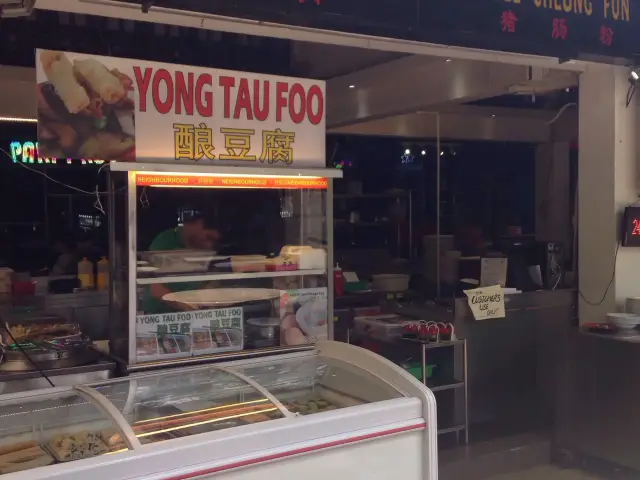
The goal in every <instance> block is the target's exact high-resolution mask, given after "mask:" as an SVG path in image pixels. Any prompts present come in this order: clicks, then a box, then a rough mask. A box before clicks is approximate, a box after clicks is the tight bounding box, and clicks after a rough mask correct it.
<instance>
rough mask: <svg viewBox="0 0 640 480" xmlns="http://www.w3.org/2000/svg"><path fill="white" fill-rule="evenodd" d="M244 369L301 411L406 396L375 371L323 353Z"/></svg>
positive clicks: (251, 376)
mask: <svg viewBox="0 0 640 480" xmlns="http://www.w3.org/2000/svg"><path fill="white" fill-rule="evenodd" d="M242 372H243V373H244V374H245V375H246V376H248V377H249V378H251V379H253V380H255V381H256V382H257V383H258V384H260V385H261V386H263V387H265V388H266V389H267V390H268V391H269V392H270V393H271V394H273V395H274V396H275V397H276V398H277V399H278V400H280V402H282V403H283V404H284V406H285V407H286V408H287V409H288V410H289V411H291V412H294V413H299V414H302V415H308V414H313V413H320V412H324V411H329V410H335V409H338V408H344V407H351V406H355V405H361V404H363V403H373V402H379V401H383V400H391V399H394V398H399V397H403V395H402V394H401V393H400V392H399V391H398V390H396V389H395V388H393V387H392V386H390V385H388V384H387V383H385V382H384V381H382V380H381V379H379V378H378V377H376V376H375V375H373V374H371V373H369V372H367V371H365V370H362V369H361V368H358V367H356V366H354V365H351V364H349V363H345V362H342V361H340V360H335V359H329V358H323V357H321V356H313V357H305V358H302V359H295V360H294V359H290V360H284V361H283V360H280V361H274V362H269V363H262V364H258V365H252V366H248V367H244V369H242Z"/></svg>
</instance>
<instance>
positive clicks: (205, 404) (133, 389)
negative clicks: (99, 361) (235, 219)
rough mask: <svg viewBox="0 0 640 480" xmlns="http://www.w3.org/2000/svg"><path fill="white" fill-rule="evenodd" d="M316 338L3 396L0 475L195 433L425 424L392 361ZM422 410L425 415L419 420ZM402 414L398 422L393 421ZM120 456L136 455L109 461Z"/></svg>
mask: <svg viewBox="0 0 640 480" xmlns="http://www.w3.org/2000/svg"><path fill="white" fill-rule="evenodd" d="M318 345H319V346H318V347H317V348H316V349H315V350H312V351H309V352H300V353H292V354H282V355H277V356H270V357H266V358H263V359H249V360H242V361H236V362H227V363H222V364H215V365H209V366H199V367H185V368H182V369H169V370H163V371H160V372H157V373H147V374H140V375H138V376H133V377H128V378H123V379H116V380H110V381H107V382H102V383H98V384H92V385H87V386H78V387H74V388H68V389H65V388H58V389H55V390H51V391H38V392H33V393H32V394H25V395H20V394H15V395H12V396H5V397H4V398H3V399H2V401H1V402H0V473H12V472H18V471H20V472H24V471H27V470H29V469H32V468H36V467H42V466H47V465H52V464H54V463H55V464H66V463H67V462H71V463H72V464H73V463H75V462H72V461H79V460H84V459H87V458H92V457H97V458H102V459H103V460H100V461H99V462H94V463H95V465H98V464H105V465H106V464H110V462H112V459H111V457H113V458H116V460H117V458H120V457H119V455H120V454H123V453H126V452H131V451H132V453H135V452H140V455H143V454H144V453H145V452H149V451H148V450H146V449H147V448H150V447H153V448H156V447H157V448H160V449H164V450H166V449H167V448H169V449H170V450H171V449H174V448H178V447H179V448H187V447H188V446H189V445H194V446H195V445H202V442H203V441H205V440H206V441H209V440H211V441H223V440H224V442H223V444H224V445H225V448H227V447H228V446H229V445H231V444H232V443H233V442H234V439H241V438H243V437H246V435H250V436H252V437H254V441H259V437H260V436H261V435H267V437H265V438H270V437H269V435H273V434H276V433H278V431H281V432H285V433H286V432H289V433H286V435H293V436H292V437H287V438H285V437H282V440H274V439H276V438H279V437H280V436H281V435H276V436H275V437H273V438H272V439H271V440H270V441H278V442H280V441H284V442H285V443H287V442H289V441H291V442H294V441H295V440H296V439H297V440H298V441H305V438H306V436H309V435H311V437H310V438H315V439H317V438H319V437H322V436H323V435H327V436H328V437H331V436H332V435H336V434H339V433H340V432H341V431H342V434H347V433H349V434H350V433H351V432H360V430H362V429H365V428H366V427H367V425H368V423H367V422H373V423H371V425H369V426H370V427H376V428H379V427H380V425H384V424H385V423H389V424H393V425H395V427H394V428H391V429H387V430H385V431H398V432H401V431H404V430H405V429H406V431H414V430H415V431H416V432H417V431H420V432H421V433H420V435H422V431H423V430H425V425H433V427H431V428H435V401H434V400H433V396H432V395H430V392H429V391H428V390H427V389H426V387H424V386H422V385H421V384H420V383H419V382H417V381H416V380H415V379H413V378H412V377H409V376H408V375H407V374H405V373H404V372H403V371H402V370H401V369H399V368H398V367H396V366H394V365H392V364H387V363H385V362H386V361H385V360H383V359H381V358H380V357H375V356H371V354H370V353H369V352H366V351H364V350H361V349H358V348H357V347H353V346H350V345H346V344H338V343H337V342H330V341H321V342H320V343H319V344H318ZM430 402H433V405H431V403H430ZM431 408H432V409H431ZM431 413H433V419H430V420H429V421H426V420H425V416H427V417H428V416H429V415H431ZM403 415H404V416H406V417H407V418H406V419H405V421H404V423H402V424H401V423H398V422H399V421H400V420H402V419H403ZM315 418H318V421H320V422H321V424H322V427H318V426H317V425H319V424H318V422H317V421H316V420H315ZM431 421H433V423H430V422H431ZM309 422H311V423H309ZM332 424H333V426H332ZM396 424H397V425H396ZM407 424H409V425H413V426H410V427H407V426H406V425H407ZM313 425H316V426H315V427H313ZM398 425H400V427H401V428H400V429H398V428H399V427H398ZM402 425H405V426H404V427H402ZM312 427H313V428H312ZM332 428H334V429H337V430H332ZM291 429H293V430H291ZM298 429H299V432H298V433H295V432H296V431H297V430H298ZM327 429H328V430H327ZM325 430H326V431H325ZM285 433H282V435H285ZM215 434H218V435H217V436H216V435H215ZM211 435H214V436H213V437H212V436H211ZM220 435H222V436H220ZM434 435H435V434H434V433H433V432H429V434H428V435H427V436H426V437H425V439H428V440H425V439H422V440H421V443H420V445H422V447H421V448H424V446H425V445H428V444H429V443H430V442H435V436H434ZM200 438H201V439H202V440H198V439H200ZM372 438H373V437H372ZM421 438H422V437H421ZM190 439H193V440H190ZM181 442H182V443H181ZM185 442H186V443H185ZM194 442H195V443H194ZM267 446H268V445H265V448H266V447H267ZM254 447H255V446H253V447H247V448H254ZM210 448H211V449H213V450H215V451H216V453H220V454H221V452H222V450H219V449H218V448H217V447H216V448H213V447H212V446H210ZM221 448H222V447H221ZM229 448H231V447H229ZM234 453H235V454H238V452H236V451H235V450H234ZM112 454H113V455H112ZM127 458H128V459H133V458H137V454H136V455H134V456H133V457H131V456H128V457H121V458H120V460H119V462H120V463H121V462H125V460H126V459H127ZM94 460H96V458H94ZM148 463H149V462H148ZM151 463H153V462H151ZM51 468H58V470H59V471H62V470H64V468H65V467H61V466H57V467H55V466H52V467H51ZM145 468H146V467H145ZM40 470H41V469H40ZM36 471H37V470H36ZM34 475H35V474H34ZM39 475H40V474H39ZM114 475H115V476H113V477H111V478H121V477H118V476H117V475H116V474H115V473H114ZM134 476H135V475H134ZM8 478H9V477H8ZM25 478H26V477H25ZM33 478H39V476H38V475H35V476H33ZM91 478H93V477H91ZM127 478H133V477H127Z"/></svg>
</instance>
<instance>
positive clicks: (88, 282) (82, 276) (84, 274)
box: [78, 258, 94, 288]
mask: <svg viewBox="0 0 640 480" xmlns="http://www.w3.org/2000/svg"><path fill="white" fill-rule="evenodd" d="M78 280H80V287H81V288H93V285H94V282H93V263H91V262H90V261H89V260H87V259H86V258H83V259H82V260H80V262H78Z"/></svg>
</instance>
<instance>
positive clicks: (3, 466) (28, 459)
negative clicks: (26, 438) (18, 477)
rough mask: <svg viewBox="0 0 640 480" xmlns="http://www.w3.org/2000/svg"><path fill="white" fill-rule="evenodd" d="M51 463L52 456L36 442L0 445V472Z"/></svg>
mask: <svg viewBox="0 0 640 480" xmlns="http://www.w3.org/2000/svg"><path fill="white" fill-rule="evenodd" d="M51 463H53V458H52V457H51V455H49V454H48V453H47V452H45V451H44V450H43V449H42V447H40V446H39V445H38V444H37V443H36V442H22V443H16V444H12V445H6V446H3V447H0V474H4V473H12V472H20V471H22V470H28V469H30V468H36V467H43V466H45V465H50V464H51Z"/></svg>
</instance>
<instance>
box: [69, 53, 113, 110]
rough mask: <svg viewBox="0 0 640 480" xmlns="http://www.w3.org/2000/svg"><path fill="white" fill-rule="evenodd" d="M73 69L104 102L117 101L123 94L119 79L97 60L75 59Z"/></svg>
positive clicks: (111, 102)
mask: <svg viewBox="0 0 640 480" xmlns="http://www.w3.org/2000/svg"><path fill="white" fill-rule="evenodd" d="M73 69H74V71H75V72H76V74H77V75H78V76H79V77H80V78H82V79H83V80H84V81H85V82H86V83H87V85H88V86H89V87H90V88H91V89H92V90H93V91H94V92H96V93H97V94H98V95H100V98H102V100H104V102H105V103H109V104H114V103H118V102H119V101H120V100H121V99H122V98H123V97H124V96H125V91H124V87H123V86H122V83H121V82H120V79H119V78H118V77H116V76H115V75H114V74H113V73H111V72H110V71H109V70H108V69H107V67H105V66H104V65H103V64H102V63H100V62H99V61H98V60H96V59H94V58H86V59H84V60H76V61H75V62H74V64H73Z"/></svg>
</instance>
